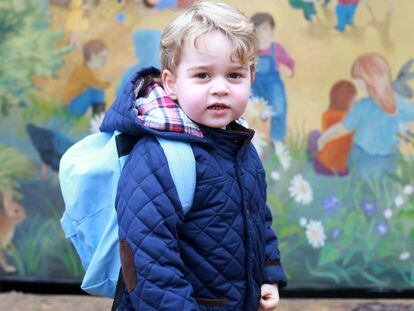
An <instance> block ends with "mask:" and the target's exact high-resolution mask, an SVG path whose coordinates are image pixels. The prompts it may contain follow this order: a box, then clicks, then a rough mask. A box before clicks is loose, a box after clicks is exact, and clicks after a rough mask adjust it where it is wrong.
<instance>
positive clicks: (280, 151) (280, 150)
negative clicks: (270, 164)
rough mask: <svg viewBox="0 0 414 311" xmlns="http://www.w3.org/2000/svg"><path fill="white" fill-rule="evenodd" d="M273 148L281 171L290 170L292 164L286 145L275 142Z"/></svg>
mask: <svg viewBox="0 0 414 311" xmlns="http://www.w3.org/2000/svg"><path fill="white" fill-rule="evenodd" d="M274 146H275V154H276V156H277V158H278V159H279V162H280V165H282V167H283V169H284V170H285V171H287V170H288V169H289V168H290V164H291V163H292V158H291V156H290V153H289V150H288V148H287V146H286V144H284V143H282V142H280V141H276V142H275V143H274Z"/></svg>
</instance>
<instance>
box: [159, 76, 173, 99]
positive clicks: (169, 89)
mask: <svg viewBox="0 0 414 311" xmlns="http://www.w3.org/2000/svg"><path fill="white" fill-rule="evenodd" d="M161 79H162V85H163V86H164V90H165V92H166V93H167V95H168V96H169V97H171V98H172V99H173V100H177V94H176V92H175V76H174V74H173V73H172V72H171V71H169V70H168V69H164V70H163V71H162V73H161Z"/></svg>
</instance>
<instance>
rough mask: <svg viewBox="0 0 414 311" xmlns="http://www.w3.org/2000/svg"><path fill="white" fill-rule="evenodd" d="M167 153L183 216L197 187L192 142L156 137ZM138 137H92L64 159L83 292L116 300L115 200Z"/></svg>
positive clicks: (68, 232) (67, 223) (69, 229)
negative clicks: (82, 271)
mask: <svg viewBox="0 0 414 311" xmlns="http://www.w3.org/2000/svg"><path fill="white" fill-rule="evenodd" d="M157 138H158V141H159V143H160V145H161V146H162V148H163V150H164V153H165V155H166V158H167V161H168V165H169V168H170V172H171V176H172V178H173V180H174V183H175V186H176V188H177V192H178V196H179V198H180V201H181V205H182V207H183V210H184V213H185V212H187V211H188V210H189V209H190V208H191V206H192V202H193V196H194V189H195V183H196V169H195V160H194V155H193V152H192V149H191V146H190V144H188V143H184V142H178V141H172V140H167V139H164V138H161V137H157ZM136 141H137V138H135V137H133V136H129V135H125V134H120V133H117V132H115V133H105V132H101V133H98V134H93V135H89V136H87V137H86V138H84V139H83V140H81V141H79V142H78V143H76V144H75V145H73V146H72V147H71V148H69V149H68V150H67V151H66V153H65V154H64V155H63V157H62V159H61V161H60V168H59V181H60V187H61V190H62V195H63V199H64V201H65V208H66V209H65V212H64V213H63V217H62V219H61V224H62V228H63V231H64V232H65V236H66V238H68V239H70V240H71V242H72V243H73V245H74V246H75V248H76V251H77V252H78V255H79V257H80V259H81V261H82V265H83V267H84V269H85V275H84V278H83V281H82V285H81V288H82V289H83V290H84V291H86V292H88V293H89V294H92V295H98V296H106V297H110V298H113V297H114V294H115V289H116V285H117V281H118V275H119V271H120V267H121V263H120V257H119V242H118V224H117V216H116V211H115V197H116V191H117V186H118V180H119V177H120V174H121V170H122V168H123V166H124V164H125V161H126V159H127V157H128V154H129V152H130V151H131V150H132V148H133V147H134V145H135V143H136Z"/></svg>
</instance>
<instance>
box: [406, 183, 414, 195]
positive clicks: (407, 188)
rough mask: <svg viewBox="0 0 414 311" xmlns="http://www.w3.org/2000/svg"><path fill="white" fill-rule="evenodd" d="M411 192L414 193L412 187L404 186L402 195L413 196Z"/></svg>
mask: <svg viewBox="0 0 414 311" xmlns="http://www.w3.org/2000/svg"><path fill="white" fill-rule="evenodd" d="M413 192H414V187H413V186H411V185H406V186H405V187H404V194H405V195H412V194H413Z"/></svg>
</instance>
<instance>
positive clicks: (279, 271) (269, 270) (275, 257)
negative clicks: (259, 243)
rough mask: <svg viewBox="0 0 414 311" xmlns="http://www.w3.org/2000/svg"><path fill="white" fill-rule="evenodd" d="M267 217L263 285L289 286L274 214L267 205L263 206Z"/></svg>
mask: <svg viewBox="0 0 414 311" xmlns="http://www.w3.org/2000/svg"><path fill="white" fill-rule="evenodd" d="M263 209H264V210H265V211H264V212H265V217H266V229H265V230H266V253H265V268H264V274H263V281H262V283H263V284H277V285H278V286H279V288H281V287H285V286H286V285H287V280H286V276H285V272H284V271H283V267H282V265H281V262H280V252H279V247H278V240H277V236H276V234H275V233H274V231H273V229H272V214H271V213H270V210H269V207H268V206H267V205H264V206H263Z"/></svg>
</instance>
